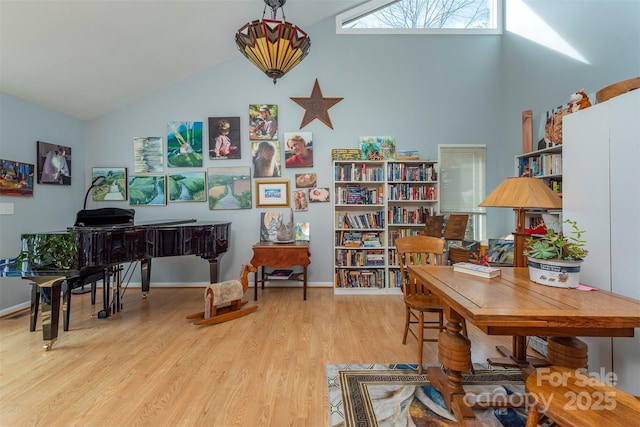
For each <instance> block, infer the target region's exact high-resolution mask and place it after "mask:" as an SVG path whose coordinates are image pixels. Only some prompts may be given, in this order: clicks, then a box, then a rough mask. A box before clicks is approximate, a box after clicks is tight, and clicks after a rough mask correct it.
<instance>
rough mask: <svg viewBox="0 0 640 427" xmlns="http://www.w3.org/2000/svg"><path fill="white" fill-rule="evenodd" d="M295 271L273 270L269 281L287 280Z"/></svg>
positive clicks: (269, 275)
mask: <svg viewBox="0 0 640 427" xmlns="http://www.w3.org/2000/svg"><path fill="white" fill-rule="evenodd" d="M292 273H293V270H273V271H272V272H271V273H269V274H267V279H269V280H287V279H289V278H290V277H291V274H292Z"/></svg>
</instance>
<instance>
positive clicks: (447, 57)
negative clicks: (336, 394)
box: [2, 0, 640, 283]
mask: <svg viewBox="0 0 640 427" xmlns="http://www.w3.org/2000/svg"><path fill="white" fill-rule="evenodd" d="M526 3H527V4H528V5H529V7H530V8H531V9H532V10H533V11H534V12H535V13H536V14H537V15H538V16H540V17H541V18H542V19H543V20H545V21H546V22H547V23H548V24H549V25H550V26H551V27H552V28H553V29H554V30H555V32H556V33H558V34H559V35H560V36H561V37H563V38H564V39H565V40H566V41H567V43H569V44H570V45H572V46H574V47H575V48H576V49H577V50H579V51H580V53H581V54H582V55H583V56H584V57H585V58H587V59H588V61H589V62H588V63H584V62H580V61H577V60H575V59H573V58H571V57H568V56H566V55H563V54H560V53H558V52H556V51H554V50H551V49H549V48H547V47H545V46H542V45H540V44H537V43H535V42H533V41H530V40H528V39H526V38H523V37H522V36H520V35H518V34H517V33H516V32H511V31H507V32H506V33H505V34H504V35H503V36H407V35H395V36H372V35H368V36H364V35H336V34H335V30H334V21H333V20H332V19H329V20H326V21H324V22H322V23H320V24H318V25H315V26H312V27H310V28H305V30H307V31H308V32H309V35H310V36H311V38H312V47H311V52H310V54H309V56H308V57H307V58H306V59H305V60H304V61H303V62H302V63H301V64H300V65H299V66H298V67H296V68H295V69H294V70H293V71H291V72H290V74H288V75H287V76H285V77H284V78H283V79H281V81H279V82H278V83H277V85H275V86H274V85H273V84H272V83H271V81H270V80H269V79H268V78H267V77H266V76H264V75H262V74H261V73H260V72H259V71H258V70H257V69H256V68H255V67H254V66H253V65H252V64H250V63H249V62H248V61H247V60H246V59H245V58H244V57H242V56H241V55H240V54H238V58H237V59H235V60H232V61H229V62H228V63H225V64H223V65H221V66H218V67H216V68H214V69H211V70H209V71H206V72H203V73H201V74H199V75H197V76H195V77H193V78H191V79H188V80H186V81H182V82H179V83H176V84H175V85H173V86H171V87H168V88H166V89H164V90H162V91H159V92H157V93H155V94H153V95H151V96H148V97H146V98H144V99H141V100H138V101H137V102H134V103H132V104H130V105H129V106H127V107H125V108H122V109H120V110H118V111H115V112H114V113H112V114H109V115H107V116H105V117H103V118H100V119H98V120H95V121H93V122H90V123H88V131H87V138H86V144H87V145H86V150H87V152H86V159H87V161H86V164H85V173H86V174H87V176H88V174H90V171H91V167H94V166H126V167H127V168H129V170H133V155H132V153H133V149H132V138H133V137H136V136H162V137H165V134H166V123H167V122H168V121H172V120H196V121H203V122H205V126H204V128H205V133H207V132H208V127H207V125H206V120H207V117H213V116H228V115H230V116H240V117H241V118H242V121H243V122H245V123H246V121H247V118H248V106H249V104H255V103H270V104H271V103H273V104H278V106H279V121H280V131H281V134H280V135H282V132H289V131H297V130H298V129H299V126H300V122H301V120H302V117H303V114H304V110H303V109H302V108H301V107H299V106H298V105H297V104H296V103H294V102H293V101H291V100H290V99H289V98H290V97H307V96H309V95H310V94H311V89H312V87H313V83H314V80H315V79H316V78H317V79H318V81H319V83H320V86H321V88H322V91H323V94H324V96H326V97H343V98H344V100H343V101H341V102H340V103H338V104H336V105H335V106H334V107H333V108H331V109H330V110H329V114H330V116H331V120H332V122H333V127H334V129H333V130H332V129H330V128H328V127H327V126H325V125H324V124H322V123H321V122H320V121H318V120H315V121H313V122H311V123H310V124H309V125H307V126H306V127H305V128H304V129H303V130H304V131H310V132H313V140H314V151H315V154H314V167H313V168H312V169H310V171H312V172H316V173H317V174H318V184H319V186H322V187H330V186H331V160H330V152H331V149H332V148H350V147H353V148H355V147H357V144H358V137H360V136H368V135H393V136H395V138H396V143H397V146H398V148H400V149H418V150H419V151H420V154H421V156H422V157H423V158H431V159H433V158H436V157H437V145H438V144H441V143H446V144H469V143H473V144H486V145H487V155H488V170H487V190H488V191H491V190H492V189H493V188H494V187H495V186H497V184H498V183H499V182H500V181H501V180H502V179H503V178H504V177H506V176H511V175H513V157H514V156H515V155H516V154H518V153H520V152H521V112H522V111H523V110H527V109H533V110H534V112H535V113H536V114H543V112H544V111H545V110H547V109H549V108H551V107H554V106H557V105H560V104H563V103H566V102H567V101H568V96H569V94H570V93H573V92H575V91H576V90H578V89H580V88H582V87H584V88H585V89H586V91H587V93H594V92H595V91H596V90H598V89H600V88H602V87H604V86H607V85H609V84H611V83H614V82H616V81H620V80H625V79H628V78H631V77H634V76H637V75H640V48H639V46H640V24H639V23H638V22H639V20H638V19H636V18H637V17H638V16H639V15H640V2H635V1H613V2H596V1H551V0H548V1H530V2H526ZM510 4H513V3H511V2H507V8H509V5H510ZM590 22H598V25H591V26H590V25H588V24H587V23H590ZM508 28H509V26H508ZM511 30H513V31H516V30H517V28H511ZM221 42H225V43H226V42H228V43H232V40H231V39H230V40H229V41H221ZM212 43H213V41H212ZM611 46H616V49H612V48H611ZM620 51H623V52H624V55H620V54H617V53H615V52H620ZM203 54H206V53H204V52H203ZM2 114H3V115H4V112H2ZM242 132H243V133H242V159H241V160H217V161H214V160H206V161H205V165H204V166H205V168H208V167H217V166H240V165H246V166H248V165H250V158H249V157H250V154H249V153H250V146H249V141H248V132H247V129H243V130H242ZM165 138H166V137H165ZM34 141H35V139H34ZM281 142H282V137H281ZM2 144H4V142H2ZM3 146H4V145H3ZM205 147H206V144H205ZM17 160H21V159H17ZM304 170H309V169H284V176H283V178H285V179H291V180H292V179H293V176H294V173H296V172H298V173H300V172H301V171H304ZM87 184H88V183H87V182H86V180H85V185H87ZM39 187H40V186H38V188H36V193H38V192H39V190H40V188H39ZM75 197H77V198H78V199H76V200H75V202H76V203H75V205H76V207H77V206H79V204H81V203H82V201H81V199H82V198H83V197H84V191H79V192H77V193H76V194H75ZM36 200H38V201H39V200H40V199H38V196H37V195H36ZM16 203H18V202H16ZM104 206H106V204H105V203H93V202H90V203H89V207H90V208H97V207H104ZM110 206H111V205H110ZM114 206H118V207H129V206H128V204H127V203H121V204H119V205H118V204H114ZM261 211H263V209H256V208H254V209H251V210H230V211H210V210H209V209H208V205H207V204H206V203H190V204H170V205H169V206H166V207H161V208H158V207H137V208H136V212H137V213H136V218H138V219H161V218H184V217H194V218H197V219H202V220H205V219H206V220H231V221H232V223H233V224H232V235H231V247H230V250H229V252H228V253H227V254H225V255H224V256H223V257H222V261H221V276H222V277H223V278H232V277H234V276H235V275H236V274H237V270H238V266H239V265H240V263H242V262H246V261H248V260H249V259H250V258H251V244H252V243H254V242H255V241H256V240H257V238H258V221H259V217H260V215H259V212H261ZM331 212H332V211H331V205H330V204H314V205H312V206H310V208H309V211H308V212H301V213H296V215H295V220H296V221H299V222H302V221H305V222H306V221H308V222H310V223H311V254H312V255H311V260H312V264H311V266H310V268H309V280H310V282H312V283H329V282H331V281H332V268H331V266H332V259H331V256H332V243H331V242H332V241H331V239H332V233H331V229H332V226H333V224H332V213H331ZM513 228H514V224H513V215H512V213H511V212H510V211H509V210H507V209H489V211H488V230H489V235H490V236H492V237H493V236H499V235H502V234H507V233H509V232H510V231H512V230H513ZM8 237H9V241H13V240H14V239H15V240H16V241H17V240H19V235H18V234H16V233H13V236H8ZM16 248H17V243H16ZM12 252H15V250H14V251H12ZM157 261H158V262H155V261H154V268H153V277H152V281H153V282H155V283H163V282H164V283H188V282H196V283H197V282H200V283H204V282H206V280H207V274H208V273H207V272H208V270H207V268H208V267H207V263H206V262H203V261H201V260H198V259H196V258H191V257H181V258H174V259H158V260H157Z"/></svg>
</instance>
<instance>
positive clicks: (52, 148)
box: [37, 141, 71, 185]
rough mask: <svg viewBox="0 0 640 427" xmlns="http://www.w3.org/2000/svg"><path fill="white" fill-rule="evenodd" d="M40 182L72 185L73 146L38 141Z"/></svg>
mask: <svg viewBox="0 0 640 427" xmlns="http://www.w3.org/2000/svg"><path fill="white" fill-rule="evenodd" d="M37 144H38V146H37V150H38V163H37V164H38V184H57V185H71V147H65V146H64V145H57V144H49V143H48V142H43V141H38V142H37Z"/></svg>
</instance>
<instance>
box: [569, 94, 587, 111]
mask: <svg viewBox="0 0 640 427" xmlns="http://www.w3.org/2000/svg"><path fill="white" fill-rule="evenodd" d="M569 102H570V103H571V112H572V113H575V112H576V111H578V110H584V109H585V108H589V107H591V101H589V97H588V96H587V94H586V93H584V89H580V90H579V91H577V92H576V93H574V94H571V96H569Z"/></svg>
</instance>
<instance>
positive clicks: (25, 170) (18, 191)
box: [0, 159, 35, 197]
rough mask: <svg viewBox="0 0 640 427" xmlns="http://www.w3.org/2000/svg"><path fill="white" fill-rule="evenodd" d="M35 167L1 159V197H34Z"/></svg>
mask: <svg viewBox="0 0 640 427" xmlns="http://www.w3.org/2000/svg"><path fill="white" fill-rule="evenodd" d="M34 170H35V165H32V164H30V163H22V162H14V161H12V160H4V159H0V196H25V197H33V172H34Z"/></svg>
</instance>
